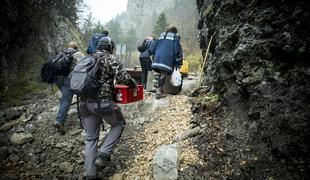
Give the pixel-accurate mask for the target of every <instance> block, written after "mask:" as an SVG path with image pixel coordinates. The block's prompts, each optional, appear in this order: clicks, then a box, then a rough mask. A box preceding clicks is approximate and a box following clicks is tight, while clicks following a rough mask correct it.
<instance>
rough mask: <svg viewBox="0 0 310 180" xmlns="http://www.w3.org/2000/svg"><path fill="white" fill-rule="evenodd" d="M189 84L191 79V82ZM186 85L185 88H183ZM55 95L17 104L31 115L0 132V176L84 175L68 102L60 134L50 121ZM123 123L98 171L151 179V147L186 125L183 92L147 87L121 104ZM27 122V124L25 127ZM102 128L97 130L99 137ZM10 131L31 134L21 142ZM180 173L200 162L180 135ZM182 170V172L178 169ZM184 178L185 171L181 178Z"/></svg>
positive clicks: (104, 175) (104, 174) (111, 175)
mask: <svg viewBox="0 0 310 180" xmlns="http://www.w3.org/2000/svg"><path fill="white" fill-rule="evenodd" d="M192 84H193V83H192ZM186 91H189V89H186V88H185V89H184V92H186ZM58 100H59V95H55V96H52V97H49V98H47V99H43V100H41V101H38V102H37V103H35V104H32V105H29V106H23V107H19V109H20V110H21V112H22V114H23V116H22V117H21V118H23V117H24V118H29V117H31V119H30V120H29V121H27V122H25V123H19V124H17V125H14V126H12V128H11V129H10V130H7V131H3V132H0V135H1V138H0V139H1V143H0V145H1V146H0V150H1V153H2V154H4V155H2V156H1V168H0V173H1V175H2V176H1V177H0V179H35V178H48V179H55V178H56V179H63V178H65V179H82V178H83V175H84V167H83V165H84V134H85V133H84V131H83V130H81V129H79V125H78V121H77V116H76V109H75V107H72V108H71V109H70V111H69V117H68V120H67V122H66V127H65V130H66V132H67V133H66V134H65V135H64V136H61V135H59V134H58V133H56V132H55V130H54V128H53V127H52V124H53V123H54V119H55V116H56V113H57V111H58V102H59V101H58ZM121 107H122V110H123V113H124V115H125V118H126V121H127V126H126V128H125V131H124V134H123V136H122V139H121V141H120V142H119V144H118V146H117V148H116V150H115V152H114V154H113V156H112V161H113V164H112V165H111V166H110V167H107V168H105V169H103V170H101V171H100V173H99V175H100V176H101V177H102V178H103V179H136V178H138V179H152V160H153V156H154V152H155V150H156V148H158V147H160V146H161V145H168V144H170V143H172V142H173V140H174V139H175V138H176V137H177V135H180V133H182V132H183V131H185V130H187V129H189V128H190V119H191V117H192V115H191V110H190V108H191V105H190V102H189V101H188V97H187V96H186V95H174V96H172V95H169V96H167V97H166V98H163V99H160V100H156V99H155V98H154V94H150V93H147V94H146V95H145V99H144V100H143V101H141V102H137V103H132V104H129V105H121ZM29 127H31V128H29ZM107 131H108V128H107V127H106V130H105V131H101V132H100V142H99V144H101V143H102V141H103V138H104V135H105V134H106V133H107ZM14 133H25V134H31V135H32V136H33V140H32V141H29V142H27V143H25V144H22V145H15V144H12V143H11V142H10V141H9V138H10V136H12V134H14ZM181 146H182V154H181V162H180V163H181V164H180V168H179V171H180V177H181V178H180V179H182V177H183V176H182V174H193V173H192V172H188V171H191V169H190V168H189V166H191V165H193V164H197V163H199V159H198V157H197V155H198V152H197V150H195V148H194V146H193V145H191V143H189V142H188V141H187V140H183V141H181ZM183 172H184V173H183ZM184 178H186V177H185V176H184V177H183V179H184Z"/></svg>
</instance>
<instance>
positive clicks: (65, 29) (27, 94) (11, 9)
mask: <svg viewBox="0 0 310 180" xmlns="http://www.w3.org/2000/svg"><path fill="white" fill-rule="evenodd" d="M53 3H55V2H54V1H49V2H40V1H35V0H32V1H28V2H21V1H4V2H3V4H2V6H1V8H0V12H1V16H0V22H1V28H0V34H1V35H0V44H1V47H2V48H1V50H0V58H1V65H0V77H1V84H0V99H1V107H6V106H7V105H9V106H11V105H18V104H20V103H22V101H24V100H31V99H32V98H33V96H34V95H35V94H38V93H39V92H40V93H41V91H42V90H43V89H45V88H46V87H45V86H44V85H42V84H40V83H38V82H39V80H40V79H39V72H40V66H41V64H42V63H43V62H44V61H46V60H48V59H50V58H52V57H53V56H54V55H55V54H56V53H58V52H60V51H62V50H63V49H64V48H65V47H66V46H67V43H68V42H69V41H76V42H77V43H78V44H79V45H80V46H81V47H85V46H84V42H83V41H82V40H81V39H82V38H81V37H80V34H79V32H78V31H77V29H76V28H75V27H74V25H73V24H72V21H69V19H68V18H66V17H64V16H62V14H61V13H60V10H58V8H57V3H55V4H53ZM83 49H84V48H83Z"/></svg>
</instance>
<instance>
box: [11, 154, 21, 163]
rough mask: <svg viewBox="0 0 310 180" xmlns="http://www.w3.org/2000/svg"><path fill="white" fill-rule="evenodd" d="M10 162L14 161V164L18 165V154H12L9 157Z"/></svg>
mask: <svg viewBox="0 0 310 180" xmlns="http://www.w3.org/2000/svg"><path fill="white" fill-rule="evenodd" d="M9 160H10V161H12V162H13V163H17V162H18V161H19V156H18V155H17V154H11V155H10V156H9Z"/></svg>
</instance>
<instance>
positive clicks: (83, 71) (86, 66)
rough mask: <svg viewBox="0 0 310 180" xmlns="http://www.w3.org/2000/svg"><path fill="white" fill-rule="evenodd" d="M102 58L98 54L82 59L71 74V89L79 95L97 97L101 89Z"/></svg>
mask: <svg viewBox="0 0 310 180" xmlns="http://www.w3.org/2000/svg"><path fill="white" fill-rule="evenodd" d="M100 64H101V63H100V59H99V57H98V56H97V55H95V56H86V57H84V58H83V59H81V60H80V61H79V62H78V63H77V64H76V66H75V67H74V69H73V71H72V72H71V74H70V76H69V77H70V89H71V90H72V92H73V93H74V94H76V95H78V96H79V97H86V98H87V97H96V96H97V95H98V93H99V90H100V83H99V80H98V79H99V76H100V72H99V69H100Z"/></svg>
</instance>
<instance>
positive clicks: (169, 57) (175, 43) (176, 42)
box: [151, 32, 183, 74]
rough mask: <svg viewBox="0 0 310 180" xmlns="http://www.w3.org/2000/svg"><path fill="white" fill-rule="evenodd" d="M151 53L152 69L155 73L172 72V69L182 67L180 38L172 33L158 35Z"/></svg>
mask: <svg viewBox="0 0 310 180" xmlns="http://www.w3.org/2000/svg"><path fill="white" fill-rule="evenodd" d="M151 53H153V54H155V56H154V62H153V64H152V69H153V70H154V71H156V72H160V70H163V71H166V72H167V73H168V74H170V73H172V72H173V68H174V67H176V66H179V65H182V59H183V57H182V56H183V52H182V47H181V44H180V36H179V35H177V34H174V33H171V32H169V33H166V32H163V33H161V34H160V36H159V38H158V40H157V41H156V43H155V46H154V47H153V48H152V50H151Z"/></svg>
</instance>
